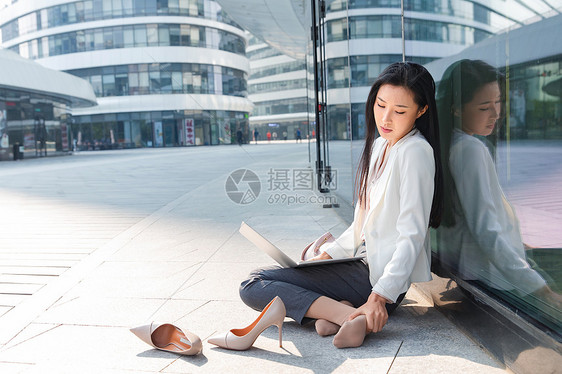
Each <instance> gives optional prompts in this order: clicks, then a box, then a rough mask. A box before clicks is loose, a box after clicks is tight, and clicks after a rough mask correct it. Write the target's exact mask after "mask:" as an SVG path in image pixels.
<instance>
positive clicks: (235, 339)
mask: <svg viewBox="0 0 562 374" xmlns="http://www.w3.org/2000/svg"><path fill="white" fill-rule="evenodd" d="M286 315H287V311H286V310H285V304H283V301H282V300H281V298H280V297H279V296H275V298H274V299H273V300H271V302H270V303H269V304H267V306H266V307H265V308H264V309H263V311H262V312H261V314H260V315H259V316H258V318H257V319H256V320H255V321H254V322H253V323H252V324H251V325H249V326H247V327H245V328H243V329H232V330H230V331H228V332H226V333H222V334H219V335H215V336H213V337H210V338H209V340H207V341H208V342H209V343H211V344H214V345H217V346H219V347H221V348H226V349H233V350H236V351H244V350H246V349H248V348H250V347H251V346H252V345H253V344H254V342H255V341H256V339H257V338H258V336H259V335H260V334H261V333H262V332H263V331H264V330H265V329H267V328H268V327H269V326H272V325H275V326H277V328H278V329H279V347H283V340H282V331H283V320H284V319H285V316H286Z"/></svg>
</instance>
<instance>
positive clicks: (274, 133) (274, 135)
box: [273, 131, 277, 140]
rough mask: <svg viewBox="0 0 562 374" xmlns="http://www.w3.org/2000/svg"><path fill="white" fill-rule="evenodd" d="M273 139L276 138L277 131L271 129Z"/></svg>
mask: <svg viewBox="0 0 562 374" xmlns="http://www.w3.org/2000/svg"><path fill="white" fill-rule="evenodd" d="M273 140H277V131H273Z"/></svg>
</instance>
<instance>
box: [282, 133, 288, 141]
mask: <svg viewBox="0 0 562 374" xmlns="http://www.w3.org/2000/svg"><path fill="white" fill-rule="evenodd" d="M283 140H287V131H283Z"/></svg>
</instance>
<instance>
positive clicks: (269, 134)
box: [267, 131, 271, 143]
mask: <svg viewBox="0 0 562 374" xmlns="http://www.w3.org/2000/svg"><path fill="white" fill-rule="evenodd" d="M267 142H268V143H269V142H271V132H270V131H268V132H267Z"/></svg>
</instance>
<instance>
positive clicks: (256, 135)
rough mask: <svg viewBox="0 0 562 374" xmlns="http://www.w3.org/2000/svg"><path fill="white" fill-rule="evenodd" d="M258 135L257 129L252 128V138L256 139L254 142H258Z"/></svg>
mask: <svg viewBox="0 0 562 374" xmlns="http://www.w3.org/2000/svg"><path fill="white" fill-rule="evenodd" d="M259 137H260V133H259V131H258V129H255V130H254V140H255V141H256V144H258V138H259Z"/></svg>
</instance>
